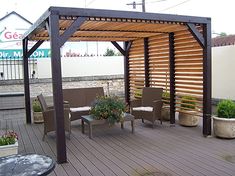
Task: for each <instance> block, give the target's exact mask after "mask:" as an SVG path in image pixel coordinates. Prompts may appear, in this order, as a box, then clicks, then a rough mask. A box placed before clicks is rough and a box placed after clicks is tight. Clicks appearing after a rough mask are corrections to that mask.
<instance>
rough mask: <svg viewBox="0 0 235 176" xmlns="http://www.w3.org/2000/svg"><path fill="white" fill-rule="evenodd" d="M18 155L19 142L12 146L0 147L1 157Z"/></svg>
mask: <svg viewBox="0 0 235 176" xmlns="http://www.w3.org/2000/svg"><path fill="white" fill-rule="evenodd" d="M17 153H18V141H16V142H15V144H12V145H3V146H0V157H4V156H9V155H14V154H17Z"/></svg>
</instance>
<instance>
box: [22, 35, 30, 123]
mask: <svg viewBox="0 0 235 176" xmlns="http://www.w3.org/2000/svg"><path fill="white" fill-rule="evenodd" d="M22 43H23V66H24V95H25V110H26V123H29V124H30V123H31V106H30V88H29V66H28V57H27V50H28V40H27V39H23V41H22Z"/></svg>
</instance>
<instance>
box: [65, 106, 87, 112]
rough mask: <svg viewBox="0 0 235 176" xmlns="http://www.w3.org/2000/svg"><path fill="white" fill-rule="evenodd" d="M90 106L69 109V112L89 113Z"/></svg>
mask: <svg viewBox="0 0 235 176" xmlns="http://www.w3.org/2000/svg"><path fill="white" fill-rule="evenodd" d="M90 110H91V107H90V106H83V107H77V108H70V111H71V112H79V111H90Z"/></svg>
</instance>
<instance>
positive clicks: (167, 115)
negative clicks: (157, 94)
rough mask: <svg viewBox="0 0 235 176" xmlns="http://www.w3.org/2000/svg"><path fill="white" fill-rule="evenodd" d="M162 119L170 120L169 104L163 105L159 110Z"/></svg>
mask: <svg viewBox="0 0 235 176" xmlns="http://www.w3.org/2000/svg"><path fill="white" fill-rule="evenodd" d="M161 116H162V119H163V120H165V121H169V120H170V106H163V107H162V112H161Z"/></svg>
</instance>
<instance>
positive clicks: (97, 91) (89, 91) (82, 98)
mask: <svg viewBox="0 0 235 176" xmlns="http://www.w3.org/2000/svg"><path fill="white" fill-rule="evenodd" d="M97 96H104V90H103V87H91V88H90V87H89V88H74V89H63V97H64V101H68V102H69V105H70V107H72V108H76V107H82V106H90V105H91V103H92V102H93V101H94V100H95V98H96V97H97Z"/></svg>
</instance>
